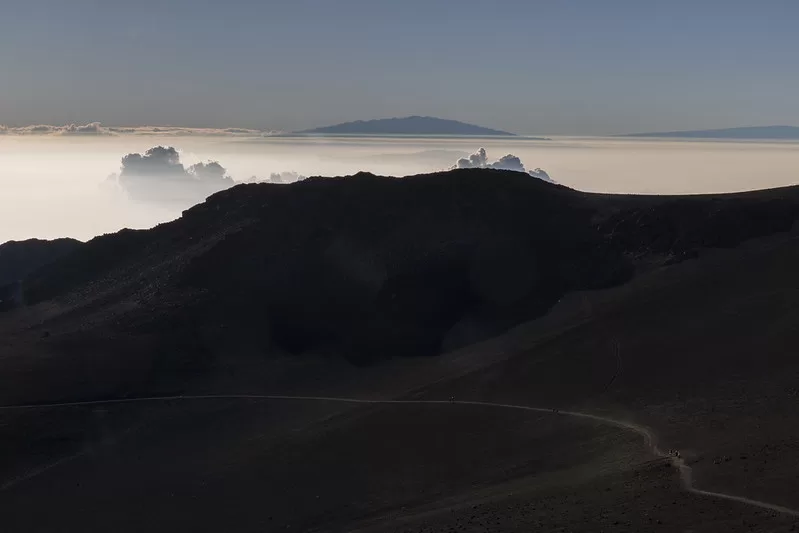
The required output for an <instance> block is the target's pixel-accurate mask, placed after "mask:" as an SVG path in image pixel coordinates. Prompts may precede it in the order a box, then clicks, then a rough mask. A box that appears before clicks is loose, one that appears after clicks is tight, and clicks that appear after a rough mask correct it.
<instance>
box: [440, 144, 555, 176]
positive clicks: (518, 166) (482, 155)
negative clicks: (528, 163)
mask: <svg viewBox="0 0 799 533" xmlns="http://www.w3.org/2000/svg"><path fill="white" fill-rule="evenodd" d="M451 168H452V169H456V168H493V169H496V170H512V171H514V172H524V173H527V174H530V175H531V176H533V177H535V178H538V179H541V180H544V181H548V182H549V183H555V181H554V180H553V179H552V178H550V177H549V174H547V173H546V171H544V170H542V169H540V168H536V169H535V170H527V169H526V168H524V163H522V160H521V159H519V158H518V157H516V156H515V155H513V154H508V155H504V156H502V157H500V158H499V159H498V160H496V161H494V162H493V163H490V162H489V161H488V155H487V154H486V150H485V148H480V149H479V150H477V151H476V152H475V153H473V154H472V155H470V156H469V157H462V158H460V159H458V161H457V162H456V163H455V166H453V167H451Z"/></svg>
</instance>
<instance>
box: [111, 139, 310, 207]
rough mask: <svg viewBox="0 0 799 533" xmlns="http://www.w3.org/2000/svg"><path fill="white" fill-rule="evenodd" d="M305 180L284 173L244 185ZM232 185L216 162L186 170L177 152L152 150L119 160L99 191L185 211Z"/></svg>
mask: <svg viewBox="0 0 799 533" xmlns="http://www.w3.org/2000/svg"><path fill="white" fill-rule="evenodd" d="M305 178H306V176H303V175H302V174H299V173H297V172H292V171H288V172H273V173H271V174H270V175H269V176H268V177H266V178H260V177H257V176H253V177H251V178H250V179H249V180H245V182H246V183H277V184H286V183H294V182H295V181H301V180H304V179H305ZM235 184H236V182H235V181H234V180H233V178H232V177H230V176H229V175H228V173H227V170H226V169H225V167H223V166H222V165H221V164H220V163H219V162H218V161H206V162H200V163H196V164H194V165H191V166H189V167H186V166H184V165H183V163H182V162H181V160H180V152H179V151H178V150H177V149H175V148H174V147H171V146H155V147H153V148H150V149H149V150H147V151H146V152H144V153H143V154H140V153H132V154H128V155H126V156H125V157H123V158H122V167H121V169H120V172H119V173H118V174H112V175H111V176H109V177H108V179H107V180H106V181H105V183H103V184H102V188H103V189H104V190H106V191H107V192H110V193H114V194H117V193H120V194H125V195H127V196H128V197H129V198H130V199H131V200H134V201H137V202H146V203H157V204H163V205H167V206H173V207H180V208H185V207H189V206H191V205H194V204H195V203H198V202H201V201H203V200H205V198H207V197H208V196H210V195H212V194H214V193H216V192H219V191H221V190H223V189H227V188H228V187H232V186H233V185H235Z"/></svg>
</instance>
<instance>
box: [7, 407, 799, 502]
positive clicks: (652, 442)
mask: <svg viewBox="0 0 799 533" xmlns="http://www.w3.org/2000/svg"><path fill="white" fill-rule="evenodd" d="M186 400H292V401H320V402H340V403H357V404H372V405H381V404H389V405H464V406H477V407H493V408H500V409H516V410H521V411H532V412H537V413H550V414H555V415H559V416H571V417H575V418H582V419H586V420H594V421H596V422H600V423H603V424H609V425H612V426H616V427H618V428H622V429H626V430H629V431H634V432H635V433H637V434H639V435H641V436H642V437H643V438H644V441H645V442H646V445H647V447H648V448H649V449H650V450H651V451H652V453H653V454H654V455H655V456H657V457H661V458H666V459H668V460H669V462H670V463H671V464H672V466H674V467H675V468H677V469H678V470H679V472H680V480H681V481H682V485H683V488H684V489H685V490H686V491H688V492H690V493H692V494H696V495H698V496H706V497H711V498H719V499H723V500H729V501H734V502H738V503H743V504H746V505H751V506H754V507H759V508H761V509H767V510H769V511H774V512H777V513H782V514H787V515H790V516H795V517H799V511H797V510H795V509H790V508H788V507H783V506H781V505H775V504H772V503H768V502H763V501H759V500H753V499H751V498H746V497H744V496H735V495H732V494H725V493H723V492H713V491H707V490H702V489H697V488H696V487H694V484H693V472H692V469H691V467H690V466H689V465H687V464H686V463H685V461H684V460H683V459H682V458H681V457H680V456H679V455H678V454H672V453H666V452H663V450H661V449H660V448H659V447H658V445H657V439H656V436H655V434H654V432H653V431H652V430H651V429H650V428H648V427H646V426H643V425H641V424H636V423H634V422H628V421H624V420H618V419H615V418H610V417H607V416H601V415H596V414H591V413H584V412H581V411H561V410H558V409H553V408H545V407H531V406H527V405H515V404H506V403H495V402H481V401H470V400H369V399H360V398H336V397H328V396H287V395H262V394H206V395H181V396H149V397H140V398H119V399H111V400H90V401H78V402H62V403H50V404H38V405H37V404H29V405H7V406H0V411H11V410H23V409H47V408H56V407H81V406H92V405H112V404H125V403H141V402H160V401H186ZM79 455H81V454H80V453H78V454H73V455H71V456H69V457H67V458H65V459H61V460H59V461H56V462H55V463H52V464H51V465H48V466H47V467H45V468H40V469H36V470H34V471H32V472H31V473H29V474H28V475H25V476H22V477H20V478H17V479H15V480H12V481H10V482H6V483H5V484H3V485H2V486H0V490H7V489H9V488H11V487H12V486H13V485H16V484H17V483H19V482H21V481H24V480H26V479H30V478H32V477H35V476H37V475H39V474H41V473H43V472H45V471H47V470H49V469H50V468H52V467H55V466H58V465H60V464H63V463H65V462H67V461H69V460H71V459H73V458H75V457H77V456H79Z"/></svg>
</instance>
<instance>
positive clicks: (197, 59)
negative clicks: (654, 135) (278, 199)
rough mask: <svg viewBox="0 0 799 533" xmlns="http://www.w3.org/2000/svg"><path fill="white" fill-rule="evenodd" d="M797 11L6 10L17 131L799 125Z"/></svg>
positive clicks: (2, 17)
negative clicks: (375, 121) (377, 124)
mask: <svg viewBox="0 0 799 533" xmlns="http://www.w3.org/2000/svg"><path fill="white" fill-rule="evenodd" d="M798 24H799V1H796V0H782V1H778V0H759V1H757V2H756V1H749V0H746V1H739V0H719V1H713V0H705V1H702V0H693V1H682V0H669V1H665V0H663V1H647V0H629V1H622V0H583V1H576V0H575V1H569V0H547V1H537V0H520V1H510V0H508V1H501V0H500V1H491V2H488V1H483V2H475V1H471V0H457V1H455V0H452V1H439V0H402V1H398V0H391V1H383V0H261V1H257V0H227V1H224V2H223V1H213V2H212V1H208V0H190V1H189V0H187V1H184V0H162V1H158V2H156V1H151V0H140V1H135V0H126V1H123V0H4V1H3V2H2V6H0V124H3V123H5V124H7V125H17V126H18V125H25V124H31V123H48V124H62V123H70V122H81V123H85V122H90V121H100V122H103V123H104V124H107V125H165V124H173V125H181V126H195V127H200V126H207V127H228V126H230V127H233V126H238V127H253V128H275V129H292V130H293V129H300V128H306V127H312V126H317V125H326V124H330V123H336V122H341V121H346V120H354V119H368V118H379V117H390V116H403V115H410V114H419V115H434V116H441V117H445V118H454V119H458V120H463V121H467V122H474V123H478V124H481V125H484V126H489V127H495V128H501V129H507V130H511V131H514V132H519V133H528V134H535V133H543V134H547V133H549V134H604V133H623V132H633V131H652V130H672V129H697V128H711V127H729V126H738V125H767V124H793V125H799V98H798V97H797V95H799V55H797V54H799V30H798V29H797V28H799V26H798Z"/></svg>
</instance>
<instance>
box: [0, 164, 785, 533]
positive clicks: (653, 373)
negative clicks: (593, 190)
mask: <svg viewBox="0 0 799 533" xmlns="http://www.w3.org/2000/svg"><path fill="white" fill-rule="evenodd" d="M797 205H799V202H798V201H797V192H796V190H794V189H783V190H775V191H762V192H758V193H750V194H741V195H724V196H702V197H691V198H678V197H670V198H669V197H664V198H655V197H616V196H601V195H585V194H582V193H578V192H575V191H571V190H568V189H565V188H563V187H556V186H551V185H547V184H545V183H542V182H540V181H537V180H532V179H531V178H529V177H528V176H523V175H516V174H512V173H502V172H481V171H465V172H455V173H448V174H441V175H432V176H419V177H415V178H410V179H407V180H390V179H385V178H377V177H373V176H368V175H361V176H355V177H353V178H349V180H314V181H311V182H309V183H305V184H298V185H292V186H288V187H275V186H247V187H240V188H236V189H233V190H230V191H227V192H225V193H221V194H219V195H216V196H214V197H212V198H211V199H210V200H209V201H208V202H206V203H205V204H203V205H201V206H198V207H196V208H194V209H192V210H190V211H189V212H187V213H185V214H184V216H183V217H182V219H181V220H179V221H176V222H174V223H171V224H166V225H163V226H160V227H158V228H156V229H154V230H150V231H145V232H122V233H120V234H117V235H114V236H106V237H102V238H99V239H96V240H95V241H92V242H91V243H89V244H88V245H87V246H86V247H85V249H83V250H81V252H80V254H81V258H80V259H75V257H77V255H72V256H70V257H66V258H64V259H62V260H61V261H59V262H58V263H57V264H53V265H51V266H49V267H45V268H44V269H41V270H39V271H38V272H37V273H36V274H35V275H33V276H31V277H29V278H28V280H27V281H26V284H25V288H26V291H28V293H29V295H30V298H31V300H35V301H38V302H39V303H38V304H35V305H31V306H29V307H26V308H21V309H17V310H15V311H13V312H11V313H5V314H4V315H3V317H2V319H0V328H2V331H0V333H2V334H3V338H4V340H5V341H6V349H5V351H4V352H3V354H2V357H0V379H2V388H1V390H2V396H3V400H2V404H3V405H6V406H7V405H8V404H12V403H42V402H46V401H54V400H62V401H63V400H74V399H91V400H102V399H103V398H116V399H125V398H128V399H131V400H132V399H136V398H141V397H144V396H153V395H160V394H176V395H178V396H177V397H175V398H172V399H162V400H151V401H146V402H145V401H141V402H138V401H137V402H130V403H95V404H88V405H62V406H58V407H39V408H25V409H0V515H2V517H3V528H4V531H53V530H55V531H64V530H66V531H86V532H90V531H109V530H113V531H131V532H133V531H142V530H147V531H175V530H191V531H209V532H211V531H359V530H360V531H408V532H411V531H414V532H416V531H536V530H544V531H547V530H567V531H597V530H606V531H684V530H692V531H704V532H714V531H731V532H732V531H736V532H737V531H741V532H744V531H790V530H791V527H793V526H795V524H794V521H795V517H793V516H790V515H785V514H784V513H777V512H773V511H768V510H764V509H762V508H758V507H756V506H752V505H746V504H742V503H739V502H732V501H727V500H720V499H717V498H712V497H703V496H699V495H696V494H690V493H687V492H685V491H684V490H683V488H682V486H681V482H680V478H679V473H678V472H677V471H676V470H675V469H673V468H671V467H670V466H669V465H668V464H667V462H666V461H664V460H662V459H657V458H655V457H654V456H653V455H652V454H651V453H650V450H649V448H648V447H647V446H646V443H645V442H643V439H642V438H641V436H640V435H639V434H637V433H635V432H631V431H628V430H624V429H623V428H619V427H617V426H613V425H607V424H603V423H601V422H598V421H596V420H590V419H589V420H585V419H582V420H581V419H575V418H572V417H569V416H565V415H562V414H561V413H556V412H554V411H553V412H525V411H518V410H512V409H507V408H500V407H485V406H479V405H468V404H450V403H449V402H447V401H446V399H447V398H449V397H451V396H455V397H456V398H457V399H458V400H476V401H488V402H496V403H502V404H516V405H527V406H535V407H542V408H558V409H561V410H563V411H565V410H574V411H581V412H588V413H595V414H599V415H603V416H606V417H612V418H614V419H617V420H622V421H631V422H635V423H639V424H645V425H647V426H649V427H651V428H652V430H653V433H654V435H655V436H656V437H657V438H658V439H659V444H660V446H661V447H662V448H663V449H669V448H677V449H679V450H680V451H681V453H682V454H683V456H684V457H686V460H687V461H688V462H689V464H690V465H691V466H692V468H693V472H694V475H695V482H696V485H697V486H698V487H699V488H703V489H707V490H712V491H717V492H723V493H728V494H732V495H740V496H746V497H749V498H753V499H756V500H764V501H767V502H773V503H776V504H779V505H783V506H788V507H794V508H796V507H799V500H797V498H796V496H795V495H796V494H797V491H796V488H797V486H796V479H799V472H797V471H796V465H797V464H799V451H798V450H797V447H796V445H795V443H796V434H795V433H796V431H795V428H796V427H797V423H799V420H797V418H796V409H795V407H796V395H797V394H796V378H797V376H799V361H797V359H796V357H795V356H794V351H793V350H792V349H791V347H792V346H795V345H796V343H797V342H799V336H798V334H797V332H799V329H798V328H797V327H796V324H797V321H798V320H799V316H798V315H797V311H796V310H797V309H799V291H797V290H795V289H796V288H797V286H796V281H795V278H796V276H795V272H796V271H797V269H799V247H797V244H796V243H797V242H799V241H797V240H796V235H795V234H794V233H791V227H792V224H793V220H794V218H795V217H796V216H797ZM333 215H335V216H333ZM342 239H343V240H342ZM544 252H546V254H544ZM686 259H690V260H686ZM375 265H378V266H382V268H377V269H376V268H375ZM520 265H521V266H520ZM531 271H533V272H534V273H535V275H534V276H533V275H531V274H530V272H531ZM375 272H377V274H375ZM464 272H466V273H468V275H467V274H464ZM267 273H268V276H264V275H265V274H267ZM331 273H332V274H331ZM633 275H634V277H632V279H630V277H631V276H633ZM261 276H264V277H263V278H262V277H261ZM275 276H277V279H279V280H280V283H279V284H278V283H276V284H271V283H270V282H269V281H268V280H267V279H266V278H271V277H275ZM326 276H329V277H326ZM320 280H321V281H320ZM453 280H454V281H453ZM625 280H626V281H625ZM339 286H341V287H343V288H345V289H346V291H342V292H337V291H338V290H339ZM376 287H379V288H376ZM385 287H388V288H390V289H391V290H390V292H388V293H385V296H381V291H383V290H388V289H384V288H385ZM603 287H604V288H603ZM512 289H513V290H512ZM464 291H465V294H466V297H464V295H463V292H464ZM375 293H376V295H375ZM517 293H521V294H522V295H523V296H517ZM342 294H344V295H351V298H352V301H354V302H358V304H359V305H361V306H366V308H367V309H368V310H369V311H370V315H374V316H370V315H367V314H365V313H363V314H361V313H362V312H361V311H358V310H354V307H353V308H351V307H348V305H349V302H350V300H347V299H342V298H343V297H342ZM290 296H293V297H290ZM281 298H283V299H281ZM392 302H396V303H392ZM301 304H304V305H301ZM237 305H239V306H241V308H242V309H243V310H240V309H238V308H237V307H236V306H237ZM276 306H278V307H276ZM430 306H432V308H433V309H434V310H435V313H432V312H428V311H426V309H427V308H428V307H430ZM275 308H279V309H281V311H282V312H285V313H286V314H287V315H288V316H291V317H294V320H296V321H298V322H299V323H300V324H303V325H304V326H300V325H295V323H294V322H293V321H292V322H289V323H288V325H286V324H285V323H281V321H280V317H278V318H277V319H275V318H274V315H273V314H272V313H274V311H273V309H275ZM337 310H341V312H340V314H341V315H342V316H340V317H339V316H336V311H337ZM544 310H546V311H547V312H546V314H544V315H543V316H540V317H539V318H537V319H536V320H532V321H530V322H525V323H522V324H520V325H518V327H516V328H514V329H512V330H511V331H510V332H508V333H506V334H504V335H502V336H499V337H494V338H492V339H490V340H488V341H486V342H483V343H479V344H474V345H470V346H467V347H464V348H462V349H459V350H456V351H451V352H450V351H447V350H446V346H447V343H448V342H450V340H449V339H450V338H451V337H455V338H456V339H457V340H460V341H461V342H467V341H468V337H469V336H470V335H474V336H477V337H479V336H481V335H485V334H488V332H491V331H495V330H499V329H502V328H505V327H507V326H510V325H514V324H518V323H519V322H520V321H522V320H525V317H530V316H537V315H540V314H541V313H542V312H543V311H544ZM245 311H246V312H245ZM442 316H443V317H446V320H445V319H444V318H440V317H442ZM453 321H454V323H453ZM287 322H288V321H287ZM330 323H332V324H333V325H334V326H335V327H331V326H330ZM357 323H362V324H363V325H364V329H366V330H367V332H371V333H366V334H363V333H360V332H358V331H354V330H353V326H352V325H353V324H357ZM284 327H286V328H287V329H282V328H284ZM303 328H307V331H308V332H309V336H311V337H312V339H313V340H314V343H312V346H315V348H311V347H309V346H303V345H302V343H299V345H298V344H297V343H298V341H297V340H296V336H298V335H299V333H297V331H298V330H299V331H302V330H303ZM394 331H402V332H404V333H405V334H406V335H407V336H408V337H409V338H411V339H413V343H414V344H413V345H408V344H405V345H404V346H405V348H406V349H408V350H411V349H412V348H416V347H424V346H429V344H427V342H426V339H429V338H431V337H432V338H435V339H438V341H437V342H436V344H437V345H439V346H443V347H444V348H443V351H444V352H446V353H443V354H441V355H440V356H438V357H416V358H408V357H394V358H380V359H379V364H372V365H368V366H353V365H351V364H350V363H348V362H346V361H344V360H342V358H340V357H335V356H331V355H334V354H337V353H341V354H352V353H353V352H354V353H364V352H358V351H357V347H358V346H370V345H371V346H374V347H375V349H376V350H379V351H380V355H383V350H384V349H385V351H386V352H389V353H390V352H391V349H392V347H393V345H394V344H395V343H396V342H397V338H398V337H393V336H392V332H394ZM187 332H189V333H190V334H187ZM276 332H279V333H277V334H276ZM45 333H46V334H47V335H45ZM428 335H431V337H429V336H428ZM383 337H385V339H386V341H385V344H381V343H380V341H381V339H382V338H383ZM300 340H301V341H302V340H304V339H300ZM192 343H193V344H192ZM453 344H457V343H453ZM354 347H355V348H354ZM289 350H294V351H295V352H297V353H298V355H287V354H286V352H287V351H289ZM394 353H403V354H408V355H410V354H409V353H407V352H401V351H396V352H394ZM350 357H352V356H351V355H350ZM229 393H239V394H241V393H244V394H248V393H249V394H269V395H272V394H287V395H303V396H313V397H322V399H318V400H289V399H283V400H274V399H273V400H266V399H262V400H258V399H247V398H238V399H234V398H212V397H206V398H197V399H188V398H186V397H185V396H184V397H181V396H180V395H181V394H207V395H217V394H229ZM334 396H335V397H343V398H355V399H357V398H380V399H428V400H444V402H443V403H437V404H350V403H338V402H332V401H329V400H325V399H324V397H334ZM43 509H46V511H47V512H43Z"/></svg>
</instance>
